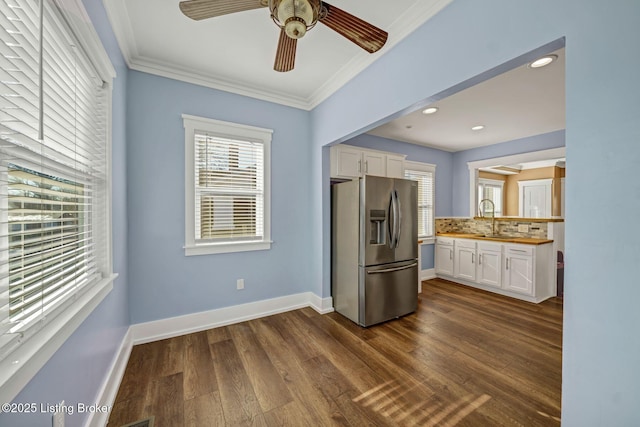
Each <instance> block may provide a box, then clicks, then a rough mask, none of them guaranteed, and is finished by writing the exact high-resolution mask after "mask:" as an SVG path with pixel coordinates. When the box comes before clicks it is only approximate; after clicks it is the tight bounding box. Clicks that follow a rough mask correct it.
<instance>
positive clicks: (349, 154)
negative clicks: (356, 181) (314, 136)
mask: <svg viewBox="0 0 640 427" xmlns="http://www.w3.org/2000/svg"><path fill="white" fill-rule="evenodd" d="M335 150H336V157H335V161H336V168H335V176H336V177H340V178H357V177H359V176H360V174H361V170H362V151H360V150H358V149H355V148H349V147H347V146H337V147H336V148H335Z"/></svg>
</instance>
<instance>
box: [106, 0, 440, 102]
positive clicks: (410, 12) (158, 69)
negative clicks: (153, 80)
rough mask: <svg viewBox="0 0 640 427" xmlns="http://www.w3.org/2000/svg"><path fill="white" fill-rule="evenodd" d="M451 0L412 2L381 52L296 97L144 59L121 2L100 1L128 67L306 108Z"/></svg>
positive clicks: (355, 61) (347, 66) (349, 65)
mask: <svg viewBox="0 0 640 427" xmlns="http://www.w3.org/2000/svg"><path fill="white" fill-rule="evenodd" d="M452 1H453V0H434V1H431V2H424V1H419V2H416V3H415V4H414V5H413V6H411V7H410V8H408V9H407V10H406V11H405V12H404V13H403V14H402V15H400V16H399V17H398V18H397V19H396V20H395V21H394V22H393V23H392V24H391V25H390V26H389V29H388V33H389V40H387V43H386V44H385V46H384V47H383V48H382V50H381V51H379V52H378V53H377V54H375V55H369V54H365V53H361V54H359V55H355V56H354V57H353V58H352V59H351V60H350V61H349V62H347V63H346V64H345V65H344V66H343V67H341V68H340V69H339V70H338V71H337V72H336V73H334V74H333V75H332V76H330V77H329V78H327V79H326V81H325V83H324V84H322V85H321V86H320V87H319V88H318V89H316V90H315V91H314V92H313V93H312V94H311V95H310V96H308V97H301V96H296V95H294V94H291V93H286V92H282V91H270V90H265V89H264V88H260V87H257V86H255V85H250V84H247V82H245V81H239V80H229V79H220V78H216V77H212V76H210V75H205V74H203V73H201V72H198V71H197V70H193V69H186V68H181V67H179V66H177V65H176V64H172V63H168V62H164V61H158V60H154V59H151V58H145V57H143V56H141V55H140V54H139V52H138V49H137V45H136V41H135V37H134V32H133V28H132V27H131V19H130V16H129V14H128V12H127V8H126V7H125V2H124V1H123V0H103V4H104V7H105V9H106V11H107V16H108V17H109V21H110V22H111V26H112V28H113V31H114V33H115V36H116V40H117V41H118V45H119V46H120V50H121V51H122V55H123V57H124V59H125V62H126V63H127V65H128V67H129V68H130V69H132V70H136V71H141V72H145V73H149V74H154V75H157V76H161V77H166V78H170V79H174V80H179V81H183V82H186V83H192V84H196V85H199V86H204V87H209V88H212V89H217V90H222V91H225V92H231V93H235V94H238V95H243V96H247V97H251V98H256V99H260V100H263V101H268V102H273V103H276V104H281V105H285V106H289V107H294V108H299V109H302V110H307V111H309V110H312V109H313V108H315V107H317V106H318V105H319V104H321V103H322V102H323V101H324V100H326V99H327V98H328V97H330V96H331V95H333V94H334V93H335V92H336V91H338V90H339V89H340V88H342V87H343V86H344V85H345V84H347V83H348V82H349V81H350V80H351V79H353V78H354V77H355V76H357V75H358V74H360V73H361V72H362V71H363V70H364V69H365V68H367V67H368V66H369V65H371V64H372V63H374V62H375V61H377V60H378V59H379V58H380V57H381V56H382V55H384V54H385V53H386V52H388V51H389V50H391V49H392V48H393V47H394V46H395V45H396V44H398V43H399V42H400V41H402V39H404V38H405V37H407V36H408V35H409V34H411V33H412V32H413V31H415V30H416V29H417V28H418V27H420V26H421V25H422V24H424V23H425V22H426V21H427V20H429V19H430V18H431V17H433V16H434V15H435V14H436V13H438V12H439V11H440V10H442V9H443V8H444V7H446V6H447V5H448V4H449V3H451V2H452Z"/></svg>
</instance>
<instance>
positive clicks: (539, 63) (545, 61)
mask: <svg viewBox="0 0 640 427" xmlns="http://www.w3.org/2000/svg"><path fill="white" fill-rule="evenodd" d="M556 59H558V55H547V56H543V57H542V58H538V59H536V60H535V61H533V62H532V63H531V64H529V68H540V67H544V66H545V65H549V64H551V63H552V62H553V61H555V60H556Z"/></svg>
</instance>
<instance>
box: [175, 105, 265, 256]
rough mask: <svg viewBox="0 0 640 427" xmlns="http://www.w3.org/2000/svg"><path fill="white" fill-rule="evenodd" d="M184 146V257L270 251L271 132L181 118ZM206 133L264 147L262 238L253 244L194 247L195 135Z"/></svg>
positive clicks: (218, 121) (196, 118)
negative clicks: (243, 140) (249, 141)
mask: <svg viewBox="0 0 640 427" xmlns="http://www.w3.org/2000/svg"><path fill="white" fill-rule="evenodd" d="M182 119H183V123H184V146H185V156H184V157H185V160H184V161H185V165H184V166H185V168H184V169H185V180H184V182H185V245H184V253H185V256H194V255H209V254H219V253H232V252H246V251H260V250H268V249H271V243H273V242H272V241H271V136H272V134H273V130H271V129H264V128H259V127H255V126H248V125H242V124H238V123H231V122H224V121H221V120H214V119H209V118H205V117H197V116H192V115H189V114H183V115H182ZM196 130H200V131H207V132H211V133H214V134H217V135H220V136H222V137H232V138H240V139H242V138H247V139H251V140H258V141H261V142H262V143H263V150H264V152H263V155H264V158H263V162H264V236H263V238H262V239H261V240H256V241H238V242H220V243H196V238H195V187H194V185H193V177H194V174H195V164H194V163H195V161H194V159H195V143H194V141H195V132H196Z"/></svg>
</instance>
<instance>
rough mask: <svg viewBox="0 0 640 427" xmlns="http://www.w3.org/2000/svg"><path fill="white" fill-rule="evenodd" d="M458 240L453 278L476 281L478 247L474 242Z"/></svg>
mask: <svg viewBox="0 0 640 427" xmlns="http://www.w3.org/2000/svg"><path fill="white" fill-rule="evenodd" d="M471 242H472V244H469V241H466V240H457V239H456V241H455V256H454V259H455V262H454V266H453V268H454V270H453V276H454V277H457V278H460V279H465V280H472V281H475V280H476V245H475V242H474V241H471Z"/></svg>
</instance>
